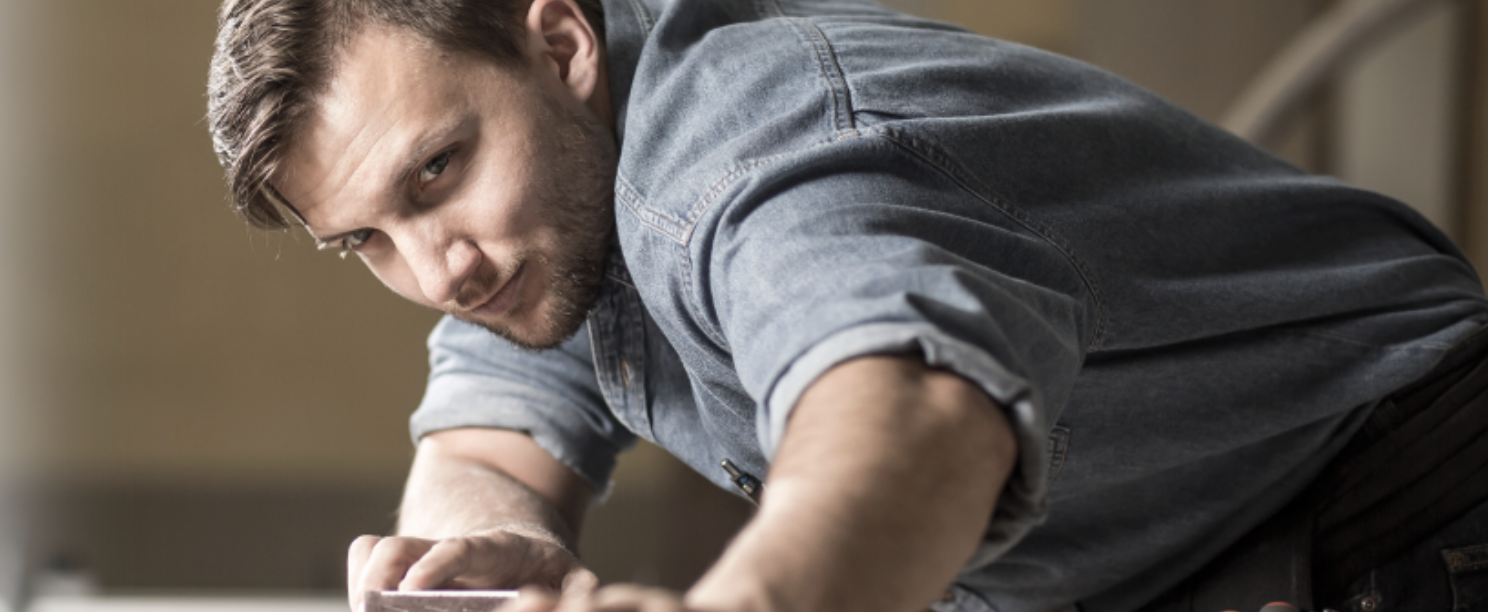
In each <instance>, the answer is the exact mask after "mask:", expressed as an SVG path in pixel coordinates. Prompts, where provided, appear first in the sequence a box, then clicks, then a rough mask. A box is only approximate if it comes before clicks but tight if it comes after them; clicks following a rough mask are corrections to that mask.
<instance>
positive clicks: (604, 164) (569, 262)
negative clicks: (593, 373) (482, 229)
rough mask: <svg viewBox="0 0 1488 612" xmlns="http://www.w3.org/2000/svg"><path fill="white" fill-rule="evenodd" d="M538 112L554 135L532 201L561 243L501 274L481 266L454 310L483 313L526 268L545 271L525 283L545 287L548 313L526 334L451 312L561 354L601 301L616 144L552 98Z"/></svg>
mask: <svg viewBox="0 0 1488 612" xmlns="http://www.w3.org/2000/svg"><path fill="white" fill-rule="evenodd" d="M541 108H542V116H541V120H542V121H543V122H544V124H546V125H551V126H553V130H554V131H553V133H552V137H551V138H549V139H548V140H547V142H546V143H544V144H543V145H542V147H541V148H542V149H543V151H542V156H541V159H545V160H550V161H549V163H548V164H547V165H546V168H545V170H546V171H545V173H544V174H545V176H544V177H543V179H542V181H543V182H542V184H540V185H538V186H537V194H536V196H535V198H536V200H537V204H538V205H539V208H540V210H539V212H538V215H539V223H541V224H542V225H543V226H546V227H548V228H551V229H552V230H553V233H554V234H555V235H556V236H557V237H558V244H557V245H556V250H555V252H553V253H545V252H540V251H533V250H528V251H525V252H521V253H518V254H517V255H516V257H514V258H513V262H514V263H513V264H512V265H511V266H510V268H511V269H510V270H506V271H504V272H503V271H498V270H496V269H495V267H493V266H487V265H482V266H481V267H480V268H479V269H477V270H476V271H475V273H474V274H473V275H472V276H471V278H470V279H468V280H467V281H466V282H465V284H464V286H462V287H461V288H460V292H459V294H458V295H457V296H456V298H455V303H456V304H457V305H459V306H460V307H461V308H462V309H470V308H474V307H476V306H479V303H478V301H479V300H480V299H481V298H482V297H483V296H489V295H490V294H491V289H492V288H494V287H496V286H497V283H498V282H499V281H500V279H501V278H507V279H508V282H510V279H511V277H512V275H513V274H516V273H517V271H518V270H519V269H521V267H522V265H523V264H524V263H527V262H537V263H539V264H542V267H543V268H545V269H547V270H548V274H547V276H546V278H542V279H537V278H529V279H527V280H526V281H524V282H531V281H539V282H543V283H544V285H545V286H546V288H547V291H546V292H545V293H546V295H547V297H548V300H547V307H546V308H545V309H544V310H543V311H542V312H539V313H537V316H538V321H537V323H536V324H535V325H532V326H526V327H525V328H519V327H517V326H513V325H503V324H500V323H493V322H489V321H481V320H476V319H475V318H473V317H469V316H468V315H466V314H464V313H461V312H451V314H453V315H454V316H455V318H457V319H460V320H462V321H466V322H469V323H473V324H476V325H479V326H481V327H484V328H486V329H487V330H489V331H490V332H491V333H493V334H496V335H497V336H500V337H501V338H504V339H506V340H507V341H508V342H511V343H512V344H515V345H516V346H518V347H520V348H523V349H527V350H543V349H550V348H553V347H556V346H558V345H560V344H563V343H564V342H565V341H567V340H568V339H569V338H571V337H573V335H574V333H576V332H578V330H579V327H580V326H582V325H583V323H584V320H585V319H587V318H588V316H589V312H590V311H592V310H593V309H594V304H595V302H597V301H598V299H599V293H600V287H601V285H602V283H603V280H604V270H605V262H606V260H607V259H608V258H609V254H610V248H611V241H612V240H613V236H614V227H615V218H614V201H615V199H614V198H615V196H614V194H615V187H614V184H615V168H616V164H617V160H618V152H617V151H616V145H615V139H614V137H613V136H612V135H611V134H610V133H609V132H608V130H606V129H605V127H604V126H603V125H601V124H600V123H599V121H597V120H596V119H594V118H592V117H588V116H584V115H581V114H578V113H575V112H572V111H568V110H567V109H564V108H563V107H562V106H561V105H560V104H559V102H558V101H557V100H555V99H551V98H549V99H548V100H547V104H544V105H543V106H542V107H541ZM471 302H476V303H471Z"/></svg>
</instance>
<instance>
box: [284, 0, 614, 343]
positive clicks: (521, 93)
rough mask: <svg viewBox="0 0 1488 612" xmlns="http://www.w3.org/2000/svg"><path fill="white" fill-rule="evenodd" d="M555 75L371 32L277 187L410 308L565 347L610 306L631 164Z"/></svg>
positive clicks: (316, 229) (317, 110)
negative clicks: (620, 191)
mask: <svg viewBox="0 0 1488 612" xmlns="http://www.w3.org/2000/svg"><path fill="white" fill-rule="evenodd" d="M552 68H553V65H552V64H551V63H543V62H540V61H532V62H528V63H527V64H524V65H523V66H522V67H515V68H513V67H498V66H496V65H494V64H492V63H490V62H488V61H484V60H482V59H480V58H476V57H472V56H469V55H463V54H450V53H446V52H442V51H440V50H439V49H437V48H435V47H434V46H433V45H431V44H429V43H426V42H424V41H422V40H419V39H417V38H415V37H413V36H412V35H410V34H407V33H404V32H401V31H397V30H393V29H390V28H379V27H372V28H368V29H366V30H364V32H363V33H361V34H359V35H358V36H357V37H356V38H355V39H354V40H353V41H352V43H351V44H350V45H349V46H348V48H347V49H346V51H345V52H344V54H343V56H342V57H341V59H340V61H339V62H338V64H337V68H336V70H335V71H334V74H333V76H332V79H331V81H330V82H329V84H328V86H327V87H326V89H325V90H324V91H323V92H322V93H321V94H320V95H319V96H318V97H317V98H316V101H315V102H316V104H315V105H314V108H313V110H312V112H311V113H310V114H309V116H308V117H307V118H306V119H305V121H304V122H303V123H302V125H301V126H300V127H299V129H298V131H297V132H296V134H295V138H294V139H293V141H292V142H291V143H290V148H289V151H288V155H287V156H286V158H285V160H284V163H283V165H281V166H280V169H279V171H278V172H277V173H276V174H275V177H274V184H275V188H276V189H278V190H279V192H280V193H281V194H283V195H284V197H285V198H286V199H287V200H288V201H289V202H290V203H291V204H292V205H293V206H294V207H295V209H296V210H297V211H298V212H299V213H300V215H301V216H302V217H303V218H304V221H305V223H306V224H307V225H308V228H309V230H310V231H311V233H312V234H313V235H314V236H315V237H316V238H317V240H318V241H320V242H322V243H325V244H328V245H330V246H332V247H334V248H339V247H342V246H347V247H349V248H351V250H353V251H354V252H355V253H356V254H357V255H358V256H359V257H361V259H362V261H364V262H366V264H367V267H369V268H371V270H372V272H373V274H375V275H376V276H377V278H379V279H381V280H382V282H383V283H384V284H386V285H387V286H388V288H390V289H392V290H393V291H395V292H397V293H398V294H399V295H402V296H403V297H406V298H408V299H410V300H413V301H415V302H418V303H420V304H424V305H426V306H430V307H433V308H437V309H439V310H443V311H445V312H448V313H450V314H452V315H454V316H456V317H459V318H460V319H463V320H466V321H470V322H472V323H476V324H479V325H482V326H484V327H486V328H487V329H490V330H491V331H493V332H495V333H497V334H499V335H501V336H503V337H505V338H507V339H509V340H511V341H513V342H515V343H517V344H519V345H521V346H526V347H531V348H543V347H550V346H554V345H556V344H558V343H560V342H562V341H563V340H564V339H565V338H567V337H568V336H570V335H572V334H573V333H574V331H576V330H577V329H578V327H579V325H580V324H581V323H582V322H583V320H584V317H585V315H586V314H587V312H588V310H589V309H590V308H592V306H593V304H594V301H595V298H596V296H597V294H598V290H599V282H600V278H601V276H602V273H603V266H604V261H605V257H606V255H607V254H608V251H609V244H610V236H611V233H612V231H613V223H614V219H613V216H612V212H611V210H612V206H613V200H612V193H613V176H614V168H615V163H616V152H615V144H614V139H613V136H612V134H611V132H610V131H609V130H608V129H607V128H606V127H605V126H604V125H603V124H602V123H601V121H600V119H598V118H597V117H596V115H595V113H593V112H592V111H591V110H590V108H589V107H586V106H585V104H584V102H583V101H581V100H580V99H579V98H578V97H576V96H575V95H574V92H573V90H572V89H571V88H570V87H569V86H568V85H566V84H565V82H564V81H563V80H562V78H563V76H562V75H563V73H560V72H557V71H555V70H553V69H552ZM602 91H603V90H601V92H602Z"/></svg>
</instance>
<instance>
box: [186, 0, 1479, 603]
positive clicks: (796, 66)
mask: <svg viewBox="0 0 1488 612" xmlns="http://www.w3.org/2000/svg"><path fill="white" fill-rule="evenodd" d="M209 88H210V91H209V96H210V106H211V108H210V121H211V127H212V131H213V135H214V142H215V145H216V149H217V151H218V155H219V158H220V159H221V161H222V163H223V165H224V167H225V168H226V169H227V173H228V180H229V182H230V184H231V186H232V190H233V194H234V199H235V202H236V204H237V207H238V210H239V211H240V212H241V213H242V214H243V215H244V216H245V218H246V219H248V220H249V221H250V222H252V223H254V224H255V225H258V226H260V227H266V228H276V227H277V228H286V227H288V226H289V225H290V224H291V221H290V219H294V221H296V222H298V223H300V224H303V225H304V227H305V228H306V229H307V231H309V232H310V233H311V234H312V235H313V236H315V238H316V240H317V242H318V243H319V244H321V245H322V246H323V247H329V248H335V249H341V250H342V252H343V255H344V254H345V253H347V252H350V253H355V254H356V255H357V256H358V257H359V258H361V259H362V260H363V261H364V262H365V263H366V265H367V266H368V267H369V268H370V269H371V270H372V271H373V273H374V274H376V275H377V277H378V278H379V279H381V280H382V281H383V282H384V283H385V284H386V285H387V286H388V287H389V288H390V289H392V290H393V291H396V292H398V293H399V294H400V295H403V296H404V297H407V298H408V299H411V300H413V301H416V302H419V303H422V304H425V305H428V306H431V307H434V308H438V309H441V310H443V311H445V312H447V313H449V314H450V315H451V317H447V318H446V320H445V321H444V322H442V323H441V324H440V325H439V327H438V328H436V329H435V331H434V333H433V335H432V336H431V337H430V347H431V352H432V357H431V359H432V364H433V373H432V375H431V379H430V383H429V388H428V391H427V393H426V396H425V399H424V402H423V405H422V406H421V407H420V408H419V410H418V412H417V413H416V414H415V415H414V417H413V429H414V434H415V437H416V439H418V440H419V442H418V455H417V458H416V459H415V462H414V466H413V468H412V472H411V475H410V477H409V482H408V488H407V491H406V495H405V500H404V505H403V508H402V513H401V515H400V522H399V526H398V535H397V536H394V537H385V538H378V537H371V536H369V537H364V538H362V539H359V540H358V541H357V542H356V543H354V544H353V545H352V548H351V551H350V554H349V564H348V565H349V573H348V583H349V585H348V586H349V590H350V597H351V600H352V603H353V605H356V604H357V603H358V602H359V600H360V597H361V593H362V592H364V591H366V590H376V589H394V588H397V589H429V588H505V587H518V586H537V587H546V589H547V590H546V591H543V590H535V589H534V590H529V591H528V595H527V596H525V597H524V598H523V600H522V602H520V603H519V604H518V605H517V606H516V607H517V608H518V609H524V610H545V609H561V610H589V609H603V610H631V609H635V610H680V609H688V610H706V611H714V610H921V609H924V608H926V607H931V608H933V609H936V610H968V611H969V610H992V609H995V610H1004V611H1015V610H1048V609H1072V608H1073V607H1074V606H1076V605H1078V606H1080V607H1081V608H1082V609H1085V610H1090V611H1096V610H1116V611H1123V610H1135V609H1138V608H1140V607H1142V606H1144V605H1148V604H1149V603H1150V602H1153V601H1154V600H1157V599H1159V598H1160V597H1163V596H1164V593H1168V595H1167V597H1168V598H1170V599H1171V598H1172V597H1174V595H1173V593H1177V592H1178V591H1174V590H1173V589H1175V587H1177V585H1179V584H1180V583H1181V582H1183V581H1184V580H1185V579H1187V578H1189V576H1191V575H1192V574H1193V573H1194V572H1195V570H1196V569H1198V568H1199V567H1202V566H1203V565H1205V564H1206V563H1208V562H1210V561H1211V560H1212V559H1214V558H1216V557H1218V556H1219V555H1221V553H1223V552H1225V551H1226V549H1231V550H1234V549H1235V543H1236V541H1237V540H1239V539H1240V538H1241V536H1242V535H1244V534H1246V533H1247V532H1248V531H1251V530H1252V529H1253V528H1255V527H1256V526H1257V525H1261V524H1262V523H1263V522H1264V521H1266V520H1267V519H1268V517H1272V516H1274V515H1277V513H1278V511H1279V510H1280V509H1281V508H1282V507H1283V506H1285V505H1287V504H1288V503H1289V502H1291V501H1292V500H1294V499H1304V498H1299V495H1302V494H1303V492H1304V491H1307V490H1309V489H1308V487H1309V484H1310V483H1313V481H1314V480H1315V479H1316V477H1317V476H1318V474H1319V473H1320V472H1321V471H1322V470H1323V469H1324V467H1325V466H1326V465H1327V464H1328V463H1329V461H1330V460H1333V459H1334V458H1335V457H1336V456H1338V455H1339V453H1340V450H1341V449H1343V448H1344V447H1345V445H1346V444H1348V443H1349V442H1350V440H1351V439H1355V440H1360V439H1362V438H1358V437H1356V436H1355V432H1356V431H1359V430H1360V428H1361V427H1362V426H1363V425H1364V424H1365V423H1366V420H1369V419H1370V417H1371V415H1372V414H1374V413H1375V412H1377V411H1376V410H1375V408H1376V406H1383V405H1385V404H1387V403H1388V404H1389V405H1392V406H1393V405H1395V403H1396V402H1395V400H1394V399H1390V400H1386V399H1384V398H1387V397H1390V398H1395V397H1396V396H1392V395H1391V394H1392V392H1397V390H1399V389H1401V388H1402V387H1406V386H1407V385H1409V384H1411V383H1412V382H1413V381H1417V380H1427V381H1430V382H1433V383H1434V382H1435V381H1438V380H1443V381H1447V382H1454V381H1458V380H1459V379H1462V378H1463V376H1457V377H1456V378H1453V377H1450V376H1445V375H1440V376H1439V375H1438V374H1437V373H1433V372H1432V370H1433V367H1435V366H1437V364H1438V363H1439V362H1442V361H1443V359H1444V358H1446V357H1448V356H1451V359H1453V361H1450V363H1454V364H1455V363H1457V361H1455V360H1457V359H1458V357H1455V356H1456V355H1460V354H1464V353H1463V352H1462V351H1461V350H1458V351H1456V352H1453V351H1452V349H1453V347H1454V346H1457V345H1459V344H1460V343H1461V342H1462V341H1463V340H1464V339H1466V338H1469V337H1470V336H1472V335H1473V334H1474V333H1475V332H1476V331H1477V330H1479V329H1480V328H1482V327H1483V326H1484V324H1485V322H1488V302H1485V299H1484V296H1483V294H1482V289H1481V286H1480V285H1479V282H1478V279H1477V277H1476V275H1475V274H1474V272H1473V271H1472V269H1471V268H1470V266H1468V265H1467V264H1466V263H1465V261H1464V259H1463V258H1462V256H1461V255H1460V253H1458V251H1457V250H1456V249H1455V247H1453V246H1452V245H1451V243H1450V242H1449V241H1448V240H1447V239H1446V238H1445V237H1443V236H1442V235H1441V233H1440V232H1438V231H1436V230H1435V229H1433V228H1431V227H1430V226H1429V225H1428V224H1427V223H1426V222H1424V221H1423V220H1422V219H1421V218H1420V217H1419V216H1418V215H1415V214H1414V213H1412V212H1410V211H1409V210H1408V209H1406V208H1405V207H1403V206H1401V205H1399V204H1397V203H1394V202H1391V201H1389V200H1387V199H1385V198H1382V197H1380V196H1377V195H1374V194H1370V193H1365V192H1361V191H1358V190H1354V189H1350V188H1348V187H1346V186H1343V185H1340V184H1338V183H1336V182H1334V181H1331V180H1327V179H1321V178H1316V177H1309V176H1306V175H1303V174H1301V173H1299V172H1298V171H1296V170H1295V169H1293V168H1291V167H1290V166H1288V165H1286V164H1284V163H1282V162H1280V161H1278V160H1276V159H1274V158H1272V157H1270V156H1269V155H1267V154H1265V153H1263V152H1260V151H1257V150H1255V149H1253V148H1251V147H1250V146H1248V145H1246V144H1245V143H1243V142H1240V141H1239V140H1238V139H1235V138H1233V137H1230V136H1228V135H1227V134H1224V133H1222V132H1220V131H1219V130H1217V129H1215V128H1213V127H1211V126H1208V125H1205V124H1203V123H1202V122H1200V121H1198V120H1197V119H1194V118H1193V117H1191V116H1189V115H1187V114H1185V113H1183V112H1182V111H1180V110H1178V109H1176V108H1174V107H1172V106H1170V105H1168V104H1167V103H1165V102H1163V101H1161V100H1159V99H1157V98H1155V97H1154V96H1152V95H1150V94H1148V93H1145V92H1143V91H1141V90H1139V89H1137V88H1135V87H1133V86H1131V85H1129V84H1127V83H1124V82H1122V81H1120V80H1119V79H1116V78H1115V77H1112V76H1110V75H1108V74H1105V73H1103V72H1100V71H1098V70H1096V69H1093V68H1090V67H1088V66H1084V65H1081V64H1078V63H1076V62H1072V61H1070V60H1066V59H1062V58H1058V57H1055V56H1051V55H1048V54H1045V53H1041V52H1038V51H1036V50H1031V49H1027V48H1023V47H1019V46H1016V45H1010V44H1005V43H1000V42H995V41H991V40H987V39H984V38H981V37H977V36H974V35H971V34H969V33H966V32H964V31H961V30H958V29H955V28H951V27H948V26H944V25H941V24H933V23H927V22H923V21H918V20H914V19H910V18H908V17H905V16H902V15H898V14H895V13H892V12H889V11H886V10H884V9H882V8H879V7H877V6H873V5H867V4H857V3H854V2H846V1H825V0H823V1H811V0H799V1H797V0H761V1H757V2H743V1H732V0H730V1H725V0H699V1H693V2H671V3H669V2H664V1H663V0H629V1H621V0H613V1H609V0H607V1H606V2H604V4H603V6H600V5H598V4H591V3H588V2H581V1H576V0H530V2H529V1H527V0H500V1H494V0H493V1H486V2H477V1H461V0H418V1H397V0H231V1H229V2H227V4H226V5H225V6H224V7H223V10H222V19H221V22H220V28H219V35H218V42H217V54H216V56H215V57H214V59H213V65H212V75H211V83H210V85H209ZM498 336H499V338H498ZM1473 346H1476V345H1473ZM1476 355H1477V353H1472V354H1471V357H1472V359H1477V357H1476ZM1473 363H1476V362H1475V361H1474V362H1473ZM1452 371H1453V372H1457V371H1458V370H1457V369H1453V370H1452ZM1454 376H1455V375H1454ZM1423 377H1424V378H1423ZM1466 378H1468V379H1474V380H1475V378H1474V377H1473V376H1467V377H1466ZM1444 384H1445V383H1444ZM1433 388H1434V387H1433ZM1412 397H1415V396H1412ZM1433 397H1434V396H1433ZM1400 403H1402V404H1404V402H1400ZM1449 403H1450V402H1449ZM1458 404H1460V402H1458V403H1456V404H1452V406H1456V405H1458ZM1411 414H1415V413H1411ZM1402 418H1404V417H1402ZM1369 422H1370V423H1371V424H1373V423H1375V421H1372V420H1370V421H1369ZM1417 422H1419V420H1418V421H1417ZM1375 429H1378V428H1375ZM1375 429H1369V430H1366V431H1367V432H1370V435H1371V436H1373V435H1374V433H1376V432H1375ZM1380 431H1384V432H1386V433H1387V434H1388V433H1389V432H1390V431H1392V429H1391V428H1388V427H1387V428H1383V429H1380ZM1464 431H1468V430H1464ZM1473 431H1475V430H1473ZM1360 435H1361V436H1362V435H1363V434H1360ZM635 436H641V437H644V438H646V439H649V440H652V441H654V442H656V443H657V444H659V445H661V446H662V447H664V448H667V449H668V450H670V451H671V452H673V453H674V454H676V455H677V456H678V457H680V458H681V459H683V460H684V461H686V462H688V463H689V464H690V465H692V466H693V467H694V468H695V469H697V470H698V471H699V472H701V473H702V474H704V475H705V476H708V477H709V478H711V479H712V480H713V481H715V482H716V483H718V484H720V486H726V487H738V488H740V489H741V494H748V495H751V496H759V498H760V508H759V512H758V514H757V516H756V517H755V518H754V519H753V520H752V521H751V522H750V524H749V525H748V526H747V527H746V528H745V529H744V531H743V532H742V533H741V534H740V535H739V536H738V537H737V538H736V540H735V541H734V542H733V543H732V544H731V545H730V546H729V548H728V550H727V551H726V552H725V553H724V555H723V556H722V558H721V559H720V560H719V561H718V562H717V564H716V565H715V566H714V567H713V568H712V570H711V571H709V572H708V574H707V575H706V576H705V577H704V578H703V579H702V580H701V581H700V582H699V583H698V584H697V585H695V586H694V587H693V588H692V589H690V590H689V591H688V592H687V593H685V594H678V593H669V592H665V591H660V590H653V589H645V588H641V587H635V586H628V585H616V586H610V587H605V588H602V589H598V590H595V589H594V583H595V579H594V576H593V575H592V574H591V573H589V572H588V571H587V570H585V569H584V568H583V566H582V565H581V564H580V562H579V561H578V559H577V557H576V556H575V553H574V542H575V540H576V536H577V533H578V530H579V528H580V526H581V524H582V520H583V515H584V511H585V509H586V508H587V506H588V505H589V504H590V503H591V501H592V500H593V499H594V498H595V495H596V494H599V493H601V492H602V491H603V490H604V489H605V487H606V486H607V482H608V478H609V474H610V470H611V468H612V466H613V462H614V457H615V455H616V453H618V452H619V451H620V450H621V449H623V448H625V447H627V446H628V445H629V444H631V443H632V441H633V440H634V438H635ZM1369 439H1370V440H1373V439H1374V438H1373V437H1370V438H1369ZM1392 439H1393V438H1392ZM1357 444H1359V445H1364V444H1363V443H1357ZM1364 446H1367V445H1364ZM1350 448H1353V447H1350ZM1350 456H1352V455H1350ZM1433 473H1435V472H1433ZM1350 478H1353V477H1352V476H1350ZM1334 480H1337V481H1339V482H1342V481H1343V480H1346V479H1343V478H1342V477H1340V478H1339V479H1330V482H1331V481H1334ZM1365 480H1367V481H1369V482H1371V483H1373V482H1376V481H1378V479H1373V478H1366V479H1365ZM1464 480H1465V479H1464ZM761 481H763V486H762V487H761V486H760V482H761ZM1350 482H1352V480H1350ZM1318 488H1319V487H1318V486H1314V487H1313V490H1317V489H1318ZM761 490H763V494H762V495H760V493H761ZM1475 499H1476V498H1475ZM1473 505H1474V506H1476V505H1477V504H1476V503H1474V504H1473ZM1326 507H1327V508H1333V507H1336V506H1326ZM1309 508H1311V507H1310V506H1309ZM1462 514H1463V513H1461V512H1455V513H1452V516H1446V517H1438V518H1439V519H1440V520H1434V521H1428V523H1429V524H1432V525H1434V527H1433V529H1434V530H1435V531H1433V533H1435V532H1437V531H1440V530H1436V527H1440V526H1441V524H1446V523H1451V524H1454V525H1455V524H1457V523H1461V520H1459V518H1458V517H1459V516H1461V515H1462ZM1366 515H1367V516H1369V517H1371V519H1373V518H1378V517H1377V516H1376V515H1373V514H1368V513H1366ZM1308 516H1312V515H1308ZM1351 516H1352V515H1351ZM1471 516H1480V514H1476V515H1471ZM1471 516H1470V517H1469V518H1471ZM1462 520H1467V519H1462ZM1454 521H1456V522H1455V523H1454ZM1471 521H1476V522H1472V524H1481V520H1480V519H1476V518H1473V519H1471ZM1423 524H1424V523H1423ZM1320 537H1321V536H1320ZM1318 541H1319V542H1322V543H1323V544H1328V543H1329V542H1331V540H1327V541H1324V540H1321V539H1320V540H1318ZM1415 541H1416V540H1412V542H1411V544H1414V543H1415ZM1324 548H1325V549H1328V547H1327V546H1324ZM1329 550H1331V549H1329ZM1340 550H1353V549H1340ZM1395 552H1398V551H1395V550H1393V549H1392V551H1391V555H1392V556H1393V555H1394V554H1395ZM1379 567H1384V566H1379ZM1375 570H1376V566H1374V565H1370V566H1367V567H1365V568H1363V571H1375ZM1362 575H1363V574H1359V573H1358V572H1353V573H1351V574H1350V575H1349V576H1348V577H1347V578H1346V579H1345V581H1344V583H1343V584H1342V585H1340V586H1338V587H1337V588H1336V589H1335V590H1334V591H1329V592H1328V596H1330V597H1337V598H1340V599H1338V601H1343V600H1345V599H1348V598H1349V597H1354V595H1355V593H1356V592H1357V589H1358V588H1366V589H1368V588H1375V585H1376V583H1377V581H1375V580H1374V578H1375V575H1374V574H1369V575H1368V576H1367V577H1368V580H1364V581H1363V582H1360V581H1359V580H1358V578H1359V576H1362ZM1359 585H1363V586H1359ZM1345 587H1347V588H1348V589H1354V590H1348V591H1347V592H1344V590H1345ZM1371 592H1372V591H1371ZM1355 600H1357V597H1355ZM1330 601H1331V600H1330ZM1421 601H1424V600H1421ZM1371 612H1372V611H1371Z"/></svg>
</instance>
